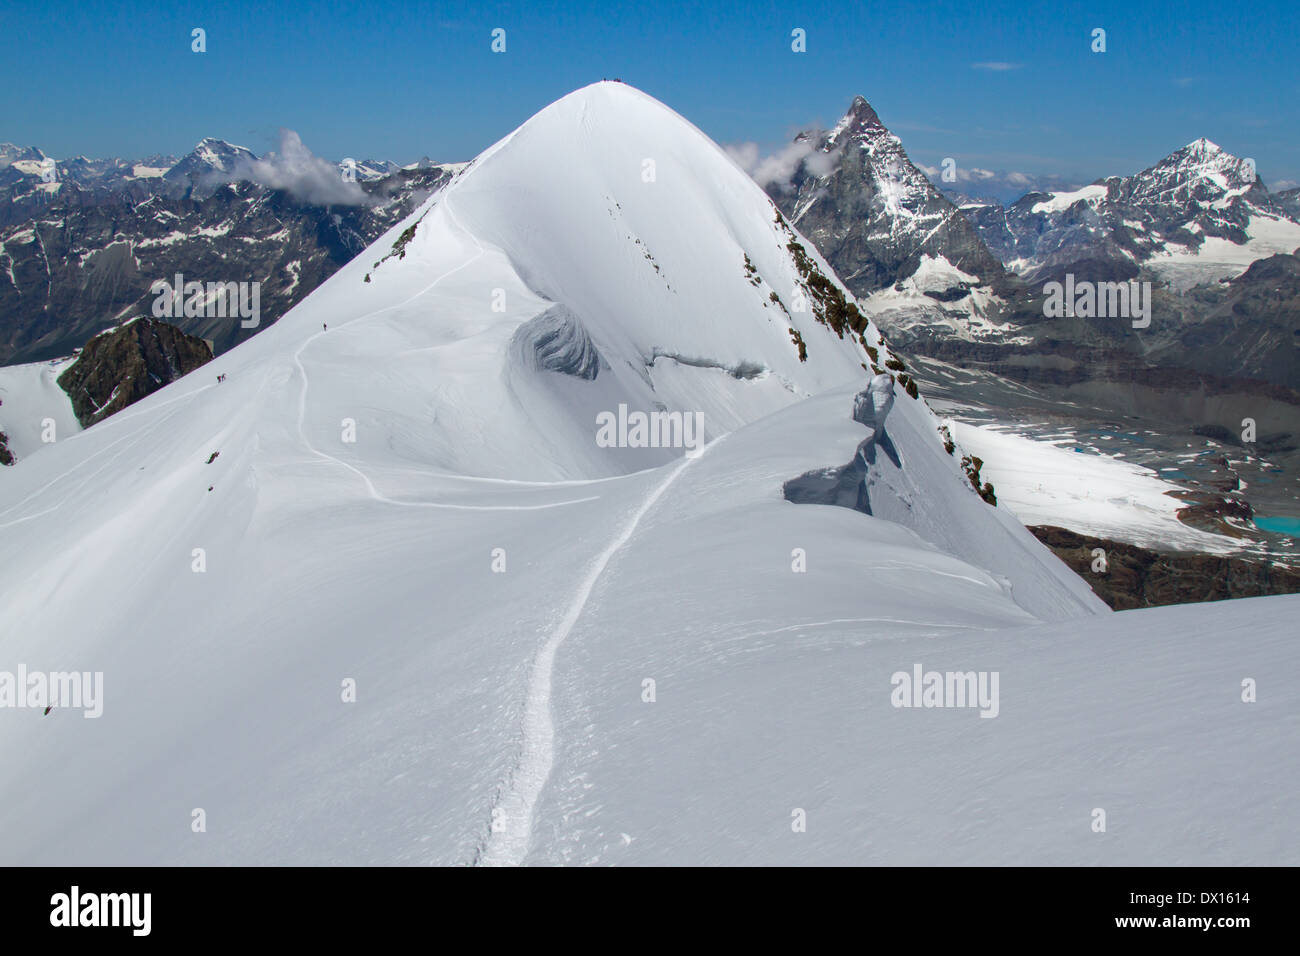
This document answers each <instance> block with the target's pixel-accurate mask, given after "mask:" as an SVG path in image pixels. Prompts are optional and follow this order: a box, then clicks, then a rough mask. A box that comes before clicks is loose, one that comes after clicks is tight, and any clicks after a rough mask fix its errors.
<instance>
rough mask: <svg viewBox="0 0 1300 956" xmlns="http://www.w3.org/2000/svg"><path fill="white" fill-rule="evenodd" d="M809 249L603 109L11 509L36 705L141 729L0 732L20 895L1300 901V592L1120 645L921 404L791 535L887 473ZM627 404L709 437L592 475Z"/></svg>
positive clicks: (11, 494)
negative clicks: (553, 893) (806, 894)
mask: <svg viewBox="0 0 1300 956" xmlns="http://www.w3.org/2000/svg"><path fill="white" fill-rule="evenodd" d="M646 159H652V160H653V161H654V162H653V167H652V168H653V177H652V179H649V180H647V178H646V176H647V173H646V170H647V167H646V165H645V162H644V161H645V160H646ZM788 241H789V236H788V234H787V233H786V232H785V231H784V229H783V227H781V226H780V225H778V224H777V222H776V219H775V213H774V210H773V207H772V205H771V203H770V202H769V200H768V199H767V197H766V196H765V195H764V194H763V193H762V191H761V190H760V189H759V188H758V187H757V186H756V185H754V184H753V183H752V182H751V181H750V180H749V179H748V177H747V176H746V175H745V174H744V173H743V172H742V171H741V170H740V169H739V168H738V167H737V166H736V165H735V164H734V163H733V162H732V161H731V160H730V159H729V158H728V157H727V156H726V155H725V154H724V153H723V151H722V150H721V149H719V148H718V147H717V146H716V145H714V144H713V143H712V142H710V141H709V140H708V139H707V138H706V137H705V136H704V135H703V134H702V133H700V132H699V131H698V130H696V129H695V128H694V127H692V126H691V125H690V124H689V123H687V122H686V121H685V120H683V119H682V118H681V117H679V116H678V115H676V114H675V113H673V112H672V111H671V110H669V109H667V108H666V107H664V106H663V105H661V104H659V103H658V102H656V101H655V100H653V99H651V98H650V97H648V96H646V95H645V94H642V93H640V92H638V91H636V90H634V89H631V88H630V87H627V86H625V85H622V84H618V83H601V84H596V85H593V86H591V87H587V88H585V89H582V90H579V91H578V92H576V93H573V94H571V95H569V96H567V97H565V98H564V99H562V100H560V101H558V102H557V103H555V104H553V105H552V106H550V107H548V108H547V109H545V110H543V111H542V112H541V113H539V114H538V115H537V116H535V117H534V118H533V119H531V120H530V121H529V122H528V123H526V124H525V125H524V126H522V127H521V128H520V129H519V130H517V131H515V132H514V133H513V134H511V135H510V136H508V137H506V138H505V139H503V140H502V141H501V142H500V143H498V144H496V145H495V146H493V147H492V148H490V149H489V150H487V151H486V152H485V153H484V154H483V155H481V156H480V157H479V158H478V159H476V160H475V161H474V162H473V163H471V164H468V165H467V166H466V167H465V168H464V169H462V170H461V171H460V173H459V174H458V176H457V178H456V179H455V180H454V181H453V182H452V183H451V184H450V185H449V186H448V187H447V188H446V189H445V190H443V191H442V192H440V193H439V194H437V195H436V196H434V197H433V198H431V199H430V200H429V201H428V202H427V203H426V204H425V205H424V206H423V207H421V208H420V209H419V210H417V211H416V212H415V213H413V214H412V216H411V217H410V218H408V219H407V220H406V221H405V222H403V223H400V224H398V225H397V226H395V227H394V229H393V230H392V231H391V232H390V233H389V234H388V235H387V236H385V237H383V238H382V239H381V240H380V241H379V242H378V243H376V244H375V245H374V246H373V247H372V248H371V249H370V250H368V251H367V252H366V253H365V254H363V255H362V256H360V257H358V258H357V259H355V260H354V261H353V262H352V263H350V264H349V265H347V266H345V267H344V268H343V269H341V270H340V271H339V272H338V273H337V274H335V275H334V276H333V277H332V278H331V279H330V280H329V281H328V282H326V283H325V284H324V285H323V286H321V287H320V288H319V289H318V290H317V291H316V292H314V293H313V294H312V295H311V296H309V297H308V298H307V299H306V300H305V301H304V302H302V303H301V304H300V305H299V306H298V307H296V308H295V309H293V310H292V311H291V312H290V313H288V314H287V315H286V316H285V317H284V318H282V319H281V320H280V321H279V322H277V323H276V324H275V325H274V326H272V327H271V328H269V329H267V330H266V331H264V332H262V333H260V334H259V335H258V336H257V337H255V338H253V339H251V340H249V341H247V342H245V343H243V344H242V345H240V346H239V347H238V348H236V349H234V350H232V351H231V352H229V353H226V354H224V355H222V356H220V357H219V358H218V359H217V360H216V361H214V362H213V363H211V364H210V365H208V366H205V367H204V369H203V370H202V371H200V372H199V373H197V374H195V375H190V376H187V377H186V378H184V379H182V380H180V381H178V382H176V383H174V384H172V385H170V386H168V387H167V388H164V389H162V390H160V391H159V392H157V393H155V394H153V395H151V396H149V397H148V398H146V399H145V400H143V401H141V402H139V403H138V404H136V405H133V406H131V407H130V408H129V409H127V410H125V411H124V412H121V413H119V414H117V415H115V416H113V417H112V418H109V419H107V420H106V421H104V422H102V423H100V424H98V425H96V426H95V427H93V428H91V429H88V430H86V431H84V432H80V433H78V434H76V435H73V436H71V437H69V438H67V439H66V440H60V441H59V442H58V443H56V444H54V445H49V446H47V447H46V448H44V449H43V450H42V451H41V452H40V454H39V455H35V456H33V457H32V458H31V459H30V460H28V461H25V462H23V463H22V464H21V465H20V466H18V467H16V468H12V469H6V470H5V471H6V473H5V474H3V475H0V529H2V530H3V535H4V536H3V538H2V539H0V542H2V547H3V554H4V561H3V564H0V608H3V615H2V616H0V693H2V691H3V678H4V673H5V672H15V671H16V670H17V669H18V668H19V666H20V665H23V666H25V667H26V668H28V670H29V671H30V670H44V671H66V670H77V671H89V672H96V671H100V672H103V687H104V695H103V700H102V702H101V703H102V708H103V713H102V716H100V717H98V718H97V719H83V716H82V714H81V713H80V712H79V711H78V710H77V708H76V707H75V706H58V707H55V709H53V710H52V711H51V712H50V713H49V714H48V715H43V713H42V709H41V708H39V707H36V708H32V707H26V708H23V707H15V706H0V765H2V766H3V767H4V768H5V769H4V772H3V774H0V862H3V863H6V864H47V865H55V864H81V865H86V864H167V863H182V864H235V863H255V864H290V863H292V864H336V863H346V864H368V863H385V864H518V863H525V864H551V863H575V864H576V863H598V864H623V863H627V864H636V863H645V864H659V863H671V864H684V863H707V864H715V863H790V864H820V863H896V864H902V863H1099V864H1110V863H1142V864H1161V863H1253V864H1259V863H1295V862H1298V861H1300V850H1297V846H1300V842H1298V841H1296V840H1295V839H1294V837H1295V823H1294V821H1295V820H1296V819H1297V811H1298V810H1300V806H1297V803H1298V800H1297V796H1296V794H1297V792H1298V790H1300V788H1297V786H1296V783H1297V778H1298V776H1300V774H1298V773H1297V770H1298V768H1297V757H1296V750H1295V747H1294V740H1295V738H1296V732H1297V730H1298V729H1300V728H1298V727H1297V721H1300V716H1298V715H1300V706H1297V705H1300V649H1297V645H1296V642H1295V641H1294V639H1293V630H1294V628H1293V626H1292V622H1293V619H1294V616H1295V614H1296V612H1297V610H1300V599H1297V598H1268V599H1259V600H1253V601H1237V602H1225V603H1223V604H1220V605H1209V606H1197V607H1178V608H1167V609H1160V610H1157V611H1143V612H1129V613H1123V614H1112V613H1110V612H1109V611H1108V610H1107V609H1106V607H1105V606H1104V605H1103V604H1102V603H1101V602H1100V601H1099V600H1098V599H1097V598H1096V597H1095V596H1093V595H1092V593H1091V591H1090V590H1089V589H1088V587H1087V586H1086V584H1085V583H1084V582H1083V581H1082V580H1081V579H1079V578H1078V577H1077V576H1075V575H1074V574H1073V573H1071V572H1070V571H1069V570H1068V569H1067V568H1066V567H1065V565H1063V564H1062V563H1061V562H1060V561H1059V560H1057V559H1056V558H1055V557H1054V556H1053V555H1052V554H1051V553H1050V552H1049V551H1048V550H1047V549H1046V548H1045V547H1043V546H1042V545H1041V544H1039V543H1038V542H1037V541H1036V540H1035V539H1034V538H1033V537H1032V535H1030V534H1029V533H1028V532H1027V531H1026V530H1025V529H1024V527H1023V526H1022V525H1021V524H1020V523H1019V522H1018V521H1017V520H1016V518H1015V517H1014V515H1012V514H1011V513H1010V512H1009V511H1007V510H1006V509H1004V508H997V509H994V508H991V507H989V506H987V505H986V504H984V502H983V501H981V500H980V498H979V497H978V496H977V495H976V494H975V493H974V491H973V490H972V489H971V487H970V485H969V483H968V482H967V480H966V478H965V476H964V474H963V473H962V471H961V469H960V466H959V464H958V458H959V457H960V454H961V453H960V451H958V452H957V455H956V456H950V455H949V454H947V453H946V452H945V450H944V448H943V445H942V442H941V439H940V436H939V433H938V426H939V421H938V419H936V418H935V416H934V415H933V414H932V413H931V412H930V410H929V408H928V407H927V406H926V405H925V404H924V402H923V401H919V400H915V399H912V398H910V397H909V396H908V395H907V394H906V393H905V392H904V391H903V389H902V388H901V387H896V388H895V392H894V402H893V406H892V410H891V411H890V412H889V415H888V418H887V421H886V422H885V432H886V433H887V435H888V437H889V439H890V442H889V448H890V450H891V452H892V453H887V452H885V451H884V450H881V451H880V453H879V454H878V456H877V457H876V461H875V462H874V463H873V464H872V465H871V469H870V471H869V475H868V481H867V484H868V490H869V494H870V503H871V510H872V514H871V515H867V514H863V513H861V512H859V511H857V510H853V509H851V508H846V507H836V506H830V505H815V504H794V503H792V502H790V501H787V500H785V499H784V497H783V494H782V487H783V484H784V483H785V482H787V481H789V480H790V479H793V478H796V477H797V476H800V475H804V474H806V473H808V472H810V471H816V470H818V469H832V468H838V467H840V466H843V465H844V464H845V463H846V462H849V461H850V460H851V459H853V457H854V455H855V453H856V449H857V448H858V445H859V443H860V442H861V441H862V440H863V439H864V438H866V437H867V431H866V429H865V428H864V427H863V426H862V425H860V424H858V423H857V422H855V421H854V420H853V418H852V412H853V405H854V395H855V394H856V393H857V392H858V391H860V390H862V389H864V388H866V387H867V384H868V382H869V381H870V375H869V373H868V372H866V371H864V368H863V365H864V364H869V362H870V360H869V358H868V357H867V355H866V352H865V350H864V349H863V348H862V346H861V345H860V344H859V343H858V342H857V341H856V340H855V339H854V337H853V336H851V335H845V336H844V337H843V338H841V337H839V336H838V335H836V334H835V333H834V332H832V331H831V330H830V329H829V328H827V327H826V326H824V325H822V324H821V323H819V322H818V321H816V319H815V318H814V317H813V315H812V314H811V313H809V312H799V311H797V310H793V309H792V310H791V312H790V313H787V312H786V311H785V308H784V307H783V306H781V305H778V304H776V303H775V302H773V300H772V298H771V295H770V294H771V293H773V292H775V293H776V294H777V297H778V298H779V299H781V300H782V302H783V303H785V304H786V305H787V306H788V305H790V304H791V303H792V302H793V301H794V299H795V296H794V293H795V291H796V289H797V287H798V286H799V283H800V282H801V280H800V277H799V272H798V270H797V268H796V265H795V263H794V261H793V260H792V257H791V255H790V253H789V251H788V250H787V248H786V243H787V242H788ZM805 248H806V249H807V250H808V254H809V256H810V257H811V258H812V260H813V261H814V262H815V263H816V265H817V266H818V267H819V268H820V269H822V270H823V271H824V272H825V273H826V274H827V275H828V276H829V275H830V274H831V273H830V270H829V268H828V267H827V266H826V265H825V263H824V261H822V260H821V259H820V258H819V257H817V256H816V254H815V252H814V251H813V250H812V247H811V245H809V244H807V243H805ZM746 260H748V262H749V263H750V264H752V267H753V275H754V276H756V277H757V278H756V279H754V278H751V276H750V273H749V271H748V270H747V269H746V267H745V266H746ZM840 288H842V287H840ZM792 328H793V329H794V330H795V331H797V333H798V334H799V336H800V337H801V338H802V340H803V341H804V343H805V345H806V350H807V361H806V362H803V361H800V359H799V354H798V350H797V348H796V347H795V344H794V342H793V341H792V335H791V329H792ZM864 334H865V336H866V339H867V341H868V342H873V343H874V342H876V341H878V338H877V336H878V333H877V331H876V329H875V327H874V326H872V325H868V327H867V329H866V331H865V333H864ZM880 351H881V355H880V359H881V361H882V362H883V361H884V360H885V359H886V358H888V357H889V352H888V350H887V348H883V347H882V348H881V350H880ZM593 370H594V375H593ZM218 374H224V375H226V376H227V378H226V381H224V382H223V383H221V384H217V382H216V376H217V375H218ZM886 384H887V383H886ZM620 404H626V405H627V406H628V407H629V408H633V409H639V410H643V411H646V412H652V411H655V410H658V411H663V412H669V413H671V412H681V413H694V412H697V411H702V412H703V413H704V421H705V437H706V439H707V441H708V444H707V445H705V446H704V447H703V448H701V449H699V450H698V451H693V452H691V453H690V454H685V453H684V452H683V450H682V449H679V448H663V447H659V448H655V447H603V446H602V445H600V444H599V443H598V442H597V441H596V440H595V434H596V422H597V416H598V415H600V414H601V413H602V412H606V413H608V412H613V411H615V410H617V409H618V407H619V405H620ZM6 408H7V403H6ZM350 439H354V440H350ZM881 447H882V449H883V442H882V443H881ZM213 453H218V455H217V457H216V458H212V457H211V456H212V455H213ZM918 664H919V665H922V666H923V668H924V669H925V670H937V671H941V672H944V671H963V672H964V671H974V672H985V673H986V675H987V674H991V673H992V672H998V674H999V681H998V685H997V686H998V688H999V694H1000V696H999V699H998V703H997V711H998V712H997V716H996V717H995V718H992V719H984V718H982V717H981V716H980V712H979V711H978V710H976V709H973V708H971V707H965V706H964V707H954V708H899V707H895V706H893V704H892V703H891V697H892V692H893V689H894V688H893V686H892V684H891V682H892V680H893V675H894V674H896V673H897V672H911V671H912V669H913V668H914V666H915V665H918ZM1248 678H1253V679H1257V680H1258V682H1259V691H1258V694H1259V697H1258V702H1256V703H1249V704H1248V703H1244V702H1242V700H1241V695H1242V681H1243V680H1246V679H1248ZM353 689H355V700H351V699H350V698H351V696H352V691H353ZM0 704H3V698H2V697H0ZM1096 809H1103V810H1104V811H1105V813H1106V817H1107V821H1108V824H1107V829H1106V831H1105V832H1094V830H1093V826H1094V817H1095V814H1094V810H1096ZM801 813H802V815H803V816H802V818H801V816H800V814H801ZM800 819H804V820H806V828H805V830H804V831H801V832H796V830H797V826H792V824H798V822H799V821H800ZM200 822H201V823H202V827H201V828H200V827H199V823H200Z"/></svg>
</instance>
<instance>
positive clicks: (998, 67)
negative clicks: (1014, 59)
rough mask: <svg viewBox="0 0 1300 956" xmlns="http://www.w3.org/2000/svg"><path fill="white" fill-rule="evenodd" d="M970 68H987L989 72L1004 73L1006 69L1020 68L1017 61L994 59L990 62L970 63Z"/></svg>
mask: <svg viewBox="0 0 1300 956" xmlns="http://www.w3.org/2000/svg"><path fill="white" fill-rule="evenodd" d="M970 68H971V69H972V70H988V71H989V72H990V73H1005V72H1007V71H1008V70H1018V69H1020V64H1019V63H1003V62H1000V61H994V62H991V63H972V64H971V65H970Z"/></svg>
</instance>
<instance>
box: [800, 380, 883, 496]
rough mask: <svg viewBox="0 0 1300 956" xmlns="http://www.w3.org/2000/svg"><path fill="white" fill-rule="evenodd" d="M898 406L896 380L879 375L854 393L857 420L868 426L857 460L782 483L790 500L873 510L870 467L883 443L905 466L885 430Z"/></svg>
mask: <svg viewBox="0 0 1300 956" xmlns="http://www.w3.org/2000/svg"><path fill="white" fill-rule="evenodd" d="M893 407H894V382H893V379H891V378H890V377H889V376H888V375H877V376H876V377H875V378H873V379H872V380H871V385H870V386H869V387H868V388H866V389H863V390H862V391H861V392H858V394H857V395H855V396H854V397H853V420H854V421H855V422H857V423H858V424H860V425H865V426H866V427H867V432H868V435H867V437H866V438H864V439H862V442H861V443H860V444H859V445H858V450H857V451H856V452H855V453H854V455H853V460H852V461H850V462H849V463H848V464H847V465H844V466H842V467H840V468H820V469H817V470H815V471H810V472H806V473H804V474H802V475H800V476H799V477H798V478H792V479H790V480H789V481H787V482H786V483H785V485H784V486H782V493H783V494H784V495H785V498H786V500H787V501H793V502H794V503H796V504H819V505H840V506H842V507H845V508H853V509H854V510H856V511H861V512H862V513H863V514H868V515H869V514H871V498H870V495H869V494H868V491H867V475H868V470H869V469H870V468H871V466H872V465H874V464H875V463H876V449H877V448H878V447H879V448H880V450H881V451H883V452H884V453H885V454H886V455H888V456H889V460H890V461H891V462H893V463H894V465H895V467H902V462H901V461H900V460H899V457H898V452H897V451H896V450H895V449H894V444H893V442H891V441H890V440H889V435H888V434H887V433H886V432H885V418H886V417H887V416H888V415H889V410H890V409H891V408H893Z"/></svg>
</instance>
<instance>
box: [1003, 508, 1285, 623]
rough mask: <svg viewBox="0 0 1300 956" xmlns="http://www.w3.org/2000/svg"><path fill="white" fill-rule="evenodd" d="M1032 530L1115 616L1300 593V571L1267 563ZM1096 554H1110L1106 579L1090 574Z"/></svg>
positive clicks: (1055, 530) (1052, 530)
mask: <svg viewBox="0 0 1300 956" xmlns="http://www.w3.org/2000/svg"><path fill="white" fill-rule="evenodd" d="M1029 530H1030V531H1032V532H1033V533H1034V535H1035V536H1036V537H1037V538H1038V540H1039V541H1041V542H1043V544H1045V545H1047V546H1048V547H1049V548H1051V549H1052V550H1053V551H1054V552H1055V553H1056V556H1057V557H1059V558H1060V559H1061V560H1062V561H1064V562H1065V563H1066V564H1067V565H1069V566H1070V568H1072V569H1073V570H1074V571H1075V572H1076V573H1077V574H1078V575H1079V576H1080V577H1082V578H1083V579H1084V580H1085V581H1087V582H1088V584H1089V585H1091V587H1092V589H1093V591H1095V592H1096V594H1097V596H1098V597H1100V598H1101V599H1102V600H1103V601H1105V602H1106V603H1107V604H1109V605H1110V606H1111V607H1112V608H1114V609H1115V610H1116V611H1123V610H1128V609H1131V608H1139V607H1157V606H1160V605H1164V604H1186V603H1192V602H1198V601H1222V600H1226V599H1228V598H1243V597H1259V596H1261V595H1265V594H1295V593H1297V592H1300V569H1296V568H1292V567H1287V566H1284V565H1280V564H1274V563H1271V562H1268V561H1260V560H1255V559H1251V558H1236V557H1222V556H1218V555H1205V554H1175V553H1170V552H1161V551H1152V550H1149V549H1147V548H1139V547H1137V546H1136V545H1131V544H1121V543H1119V542H1117V541H1108V540H1106V539H1104V538H1093V537H1089V536H1087V535H1082V534H1076V533H1075V532H1073V531H1067V530H1066V529H1064V528H1057V527H1053V526H1051V525H1046V526H1042V527H1037V528H1030V529H1029ZM1094 548H1101V549H1103V550H1104V551H1105V552H1106V570H1105V572H1104V573H1098V572H1094V571H1093V570H1092V566H1093V562H1094V560H1095V558H1094V556H1093V549H1094Z"/></svg>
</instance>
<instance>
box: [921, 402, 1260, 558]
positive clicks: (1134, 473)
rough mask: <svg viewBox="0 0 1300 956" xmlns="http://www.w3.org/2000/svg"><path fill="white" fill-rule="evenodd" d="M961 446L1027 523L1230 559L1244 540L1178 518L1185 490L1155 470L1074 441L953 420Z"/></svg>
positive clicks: (1000, 500)
mask: <svg viewBox="0 0 1300 956" xmlns="http://www.w3.org/2000/svg"><path fill="white" fill-rule="evenodd" d="M947 424H948V427H949V428H950V429H951V431H952V435H953V437H954V438H956V440H957V442H958V443H959V444H960V445H961V446H962V447H963V448H965V449H966V450H967V451H968V452H970V453H971V454H973V455H978V456H979V457H980V458H982V459H983V460H984V468H983V469H982V471H981V474H982V475H983V476H984V477H985V478H986V479H987V480H989V481H991V482H993V487H994V488H995V489H996V491H997V497H998V504H999V505H1000V506H1004V507H1006V508H1007V509H1009V510H1010V511H1011V512H1013V513H1014V514H1015V515H1016V516H1017V517H1018V518H1019V519H1020V520H1021V521H1023V522H1024V523H1025V524H1027V525H1057V526H1061V527H1067V528H1069V529H1070V530H1072V531H1076V532H1078V533H1079V534H1086V535H1092V536H1094V537H1099V538H1109V539H1111V540H1113V541H1125V542H1127V543H1129V544H1136V545H1139V546H1141V547H1147V548H1163V549H1183V550H1187V551H1197V552H1202V553H1208V554H1230V553H1233V552H1236V551H1239V550H1241V547H1242V542H1241V541H1240V539H1237V538H1230V537H1228V536H1227V535H1221V534H1211V533H1209V532H1207V531H1201V530H1199V529H1197V528H1193V527H1191V526H1190V525H1187V524H1184V523H1183V522H1182V521H1180V520H1179V519H1178V510H1179V509H1180V508H1183V507H1185V506H1186V505H1185V503H1184V502H1183V501H1181V500H1179V499H1178V498H1176V497H1174V496H1173V495H1174V493H1176V492H1178V491H1181V490H1182V488H1181V487H1180V486H1179V485H1176V484H1174V483H1173V482H1169V481H1165V480H1163V479H1162V478H1160V476H1159V475H1158V474H1156V472H1154V471H1152V470H1151V469H1150V468H1144V467H1142V466H1141V465H1137V464H1134V463H1133V462H1129V461H1124V460H1122V459H1120V458H1117V457H1111V456H1108V455H1098V454H1085V453H1080V452H1076V451H1075V450H1074V449H1075V448H1076V447H1078V443H1077V442H1075V441H1072V440H1065V441H1064V442H1057V443H1054V442H1048V441H1040V440H1036V439H1033V438H1030V437H1028V436H1026V435H1020V434H1017V433H1016V432H1014V431H1012V430H1010V429H1009V428H1007V427H1005V426H1001V425H972V424H968V423H965V422H958V421H949V422H948V423H947Z"/></svg>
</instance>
